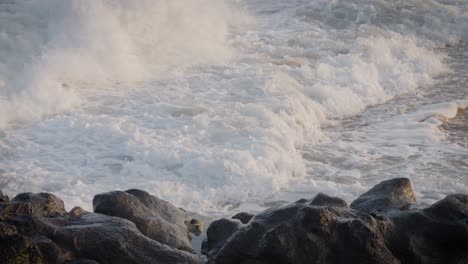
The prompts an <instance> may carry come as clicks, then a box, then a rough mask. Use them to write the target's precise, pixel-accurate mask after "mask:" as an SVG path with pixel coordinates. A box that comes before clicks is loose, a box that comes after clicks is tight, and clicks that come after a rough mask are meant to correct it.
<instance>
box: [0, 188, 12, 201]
mask: <svg viewBox="0 0 468 264" xmlns="http://www.w3.org/2000/svg"><path fill="white" fill-rule="evenodd" d="M9 201H10V199H9V198H8V196H7V195H3V193H2V191H0V203H6V202H9Z"/></svg>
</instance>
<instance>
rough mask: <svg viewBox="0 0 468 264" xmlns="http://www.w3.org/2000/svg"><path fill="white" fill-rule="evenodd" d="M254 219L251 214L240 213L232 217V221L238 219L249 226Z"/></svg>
mask: <svg viewBox="0 0 468 264" xmlns="http://www.w3.org/2000/svg"><path fill="white" fill-rule="evenodd" d="M253 217H254V215H253V214H251V213H246V212H240V213H237V214H235V215H233V216H232V217H231V219H237V220H239V221H241V223H243V224H247V223H248V222H249V221H250V220H251V219H252V218H253Z"/></svg>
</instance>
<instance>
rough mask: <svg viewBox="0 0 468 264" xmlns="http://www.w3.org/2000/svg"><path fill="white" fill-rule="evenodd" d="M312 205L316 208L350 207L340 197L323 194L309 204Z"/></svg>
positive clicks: (316, 196)
mask: <svg viewBox="0 0 468 264" xmlns="http://www.w3.org/2000/svg"><path fill="white" fill-rule="evenodd" d="M309 204H310V205H316V206H338V207H348V204H347V203H346V201H345V200H343V199H341V198H338V197H331V196H328V195H326V194H323V193H319V194H317V195H315V197H314V198H312V200H311V201H310V202H309Z"/></svg>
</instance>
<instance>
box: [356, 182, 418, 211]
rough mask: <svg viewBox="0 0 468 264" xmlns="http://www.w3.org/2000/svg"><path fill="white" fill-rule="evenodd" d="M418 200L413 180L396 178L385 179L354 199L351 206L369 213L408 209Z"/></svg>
mask: <svg viewBox="0 0 468 264" xmlns="http://www.w3.org/2000/svg"><path fill="white" fill-rule="evenodd" d="M414 202H416V198H415V196H414V192H413V186H412V184H411V181H410V180H409V179H407V178H395V179H391V180H386V181H383V182H381V183H379V184H377V185H376V186H374V187H373V188H372V189H370V190H369V191H367V192H366V193H364V194H362V195H361V196H359V197H358V198H357V199H356V200H354V201H353V202H352V203H351V205H350V207H351V208H353V209H355V210H359V211H362V212H367V213H385V212H388V211H391V210H400V209H408V208H409V205H411V204H412V203H414Z"/></svg>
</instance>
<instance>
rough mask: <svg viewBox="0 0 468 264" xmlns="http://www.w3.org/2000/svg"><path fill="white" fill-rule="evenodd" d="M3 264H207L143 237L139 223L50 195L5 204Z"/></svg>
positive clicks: (0, 208)
mask: <svg viewBox="0 0 468 264" xmlns="http://www.w3.org/2000/svg"><path fill="white" fill-rule="evenodd" d="M0 216H1V218H0V263H203V261H202V260H201V259H200V258H199V257H198V256H197V255H195V254H192V253H189V252H186V251H181V250H178V249H176V248H173V247H170V246H168V245H164V244H162V243H160V242H158V241H155V240H153V239H151V238H149V237H147V236H145V235H144V234H142V233H141V232H140V231H139V230H138V228H137V227H136V226H135V224H134V223H132V222H130V221H128V220H126V219H123V218H118V217H112V216H107V215H103V214H97V213H90V212H86V211H84V210H83V209H81V208H78V207H76V208H74V209H72V210H71V212H70V214H67V213H66V212H65V210H64V208H63V202H62V201H61V200H60V199H59V198H57V197H55V196H53V195H51V194H43V193H41V194H30V193H26V194H20V195H17V196H16V197H15V198H14V199H13V200H12V201H10V202H8V203H1V204H0Z"/></svg>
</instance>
